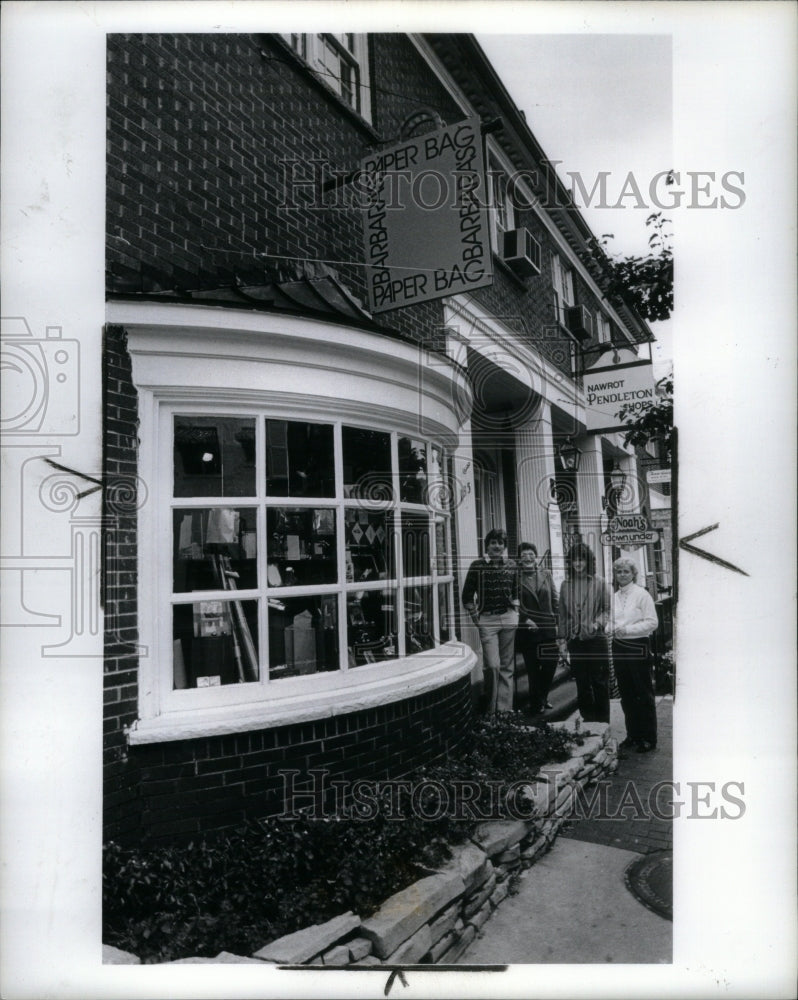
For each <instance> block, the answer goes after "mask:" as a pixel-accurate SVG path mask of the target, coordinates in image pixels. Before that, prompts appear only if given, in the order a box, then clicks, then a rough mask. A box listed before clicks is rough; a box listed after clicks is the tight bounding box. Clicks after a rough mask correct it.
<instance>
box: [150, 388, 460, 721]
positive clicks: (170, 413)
mask: <svg viewBox="0 0 798 1000" xmlns="http://www.w3.org/2000/svg"><path fill="white" fill-rule="evenodd" d="M159 411H160V412H159V419H160V421H161V424H162V426H161V428H160V433H159V439H160V442H161V449H162V450H161V455H160V460H159V465H160V475H159V482H161V483H166V484H168V487H167V489H166V490H164V491H163V493H162V495H161V496H159V498H158V503H159V507H160V508H161V512H160V514H161V516H160V517H159V528H158V543H157V550H158V552H160V553H163V552H169V553H170V554H171V552H172V550H173V549H172V546H173V538H172V530H173V519H172V512H173V510H185V509H191V508H194V509H205V508H209V507H222V506H226V507H235V508H239V507H241V508H248V509H253V510H255V511H256V523H257V526H258V533H257V537H258V551H259V554H260V555H261V560H263V559H264V556H263V553H264V552H265V549H264V543H265V540H266V523H267V511H268V510H269V508H275V507H276V508H279V507H291V508H295V507H307V508H315V509H318V508H325V509H332V510H334V511H335V522H336V539H337V542H336V553H337V582H336V583H329V584H311V585H306V586H278V587H274V586H270V587H266V586H264V585H261V586H259V587H257V588H253V589H250V590H239V591H236V598H235V599H236V600H238V601H249V600H257V601H258V602H259V605H258V643H257V645H258V647H259V650H258V652H259V656H258V663H259V679H258V680H257V681H248V682H246V683H245V684H228V685H223V686H218V687H207V688H181V689H173V688H171V684H172V681H173V676H172V674H173V657H172V655H171V649H172V640H173V634H172V628H171V626H172V615H171V614H169V615H164V616H163V623H162V626H161V629H160V636H159V643H158V646H159V660H160V662H161V664H162V676H161V684H162V685H163V686H164V701H165V702H167V703H171V707H173V708H174V709H181V708H190V707H192V706H197V707H203V706H211V705H219V704H230V703H234V702H239V701H241V700H242V697H241V690H240V689H241V688H250V687H251V688H252V690H253V691H255V689H256V688H264V689H265V688H269V687H272V688H273V686H274V685H278V686H279V688H280V689H282V688H283V686H286V687H289V686H290V687H292V688H293V687H294V686H295V685H296V686H297V688H298V689H299V688H307V687H308V686H309V685H311V684H318V683H319V682H320V681H322V680H324V679H325V678H326V677H327V676H329V675H330V674H332V673H334V671H323V672H318V673H314V674H309V675H306V676H303V677H295V678H289V677H286V678H280V679H273V678H270V677H269V654H268V631H267V623H266V605H267V600H268V599H275V600H288V599H290V598H292V597H307V596H317V595H335V596H337V598H338V637H339V650H338V652H339V670H340V671H341V672H344V673H345V672H348V671H349V670H352V671H355V672H357V671H360V670H362V669H363V665H361V666H357V667H349V665H348V662H347V643H346V642H345V640H344V637H345V634H346V628H347V596H348V595H349V594H353V593H356V592H360V591H367V590H380V591H383V590H392V591H393V592H394V594H395V597H394V607H395V611H394V614H395V619H396V629H397V634H398V650H397V656H396V659H402V658H403V657H405V656H406V654H407V650H406V648H405V629H404V611H405V608H404V603H405V590H406V588H408V587H430V588H431V593H432V608H433V630H434V632H433V638H434V644H435V645H439V644H440V622H439V620H438V614H437V607H438V585H439V584H445V585H448V587H449V588H450V590H451V588H452V587H453V584H454V574H453V571H452V559H451V524H450V521H451V515H449V514H441V515H440V516H442V517H445V519H446V522H447V525H446V530H445V537H446V538H447V540H448V543H449V551H448V555H449V572H448V574H443V575H439V574H438V573H437V557H438V553H437V551H436V543H437V533H436V531H435V517H437V516H439V515H438V514H437V512H436V513H435V514H433V513H432V511H431V510H430V508H428V507H427V506H426V505H425V504H419V503H408V502H406V501H401V499H400V494H399V489H400V482H399V479H400V477H399V469H398V442H399V438H400V437H407V436H409V435H407V434H405V433H403V432H401V431H396V430H389V429H388V427H387V426H384V427H380V428H375V427H371V428H365V427H364V428H363V429H375V430H381V431H383V432H385V433H387V434H389V436H390V446H391V456H392V484H393V490H394V498H395V499H394V502H392V503H391V504H390V509H391V511H392V512H393V516H394V518H395V521H394V529H393V531H394V534H393V538H394V546H395V551H394V553H393V560H394V565H395V569H396V577H395V578H394V579H393V580H374V581H359V582H353V583H347V582H346V576H345V572H346V564H345V544H344V531H345V511H346V509H347V508H355V507H357V508H362V509H365V510H374V511H381V510H386V509H387V508H388V506H389V505H388V504H387V503H386V502H384V501H383V502H381V501H379V500H375V501H370V500H366V499H354V498H352V497H346V496H345V495H344V477H343V454H342V430H343V427H344V426H347V427H351V426H355V427H357V424H355V423H354V422H353V421H351V420H341V419H330V417H329V415H325V414H324V413H321V412H320V413H318V414H317V415H314V414H312V413H308V412H307V411H305V412H303V413H301V414H299V413H291V412H286V411H285V410H284V409H282V408H281V409H279V410H277V409H274V408H259V407H258V408H255V407H243V408H240V407H235V408H232V407H230V406H225V405H224V404H217V405H214V406H208V407H207V408H206V407H205V406H203V405H197V404H194V405H191V404H186V403H181V404H175V403H171V404H163V405H162V406H161V407H160V408H159ZM185 415H188V416H214V415H217V416H219V417H235V418H252V419H254V421H255V441H256V459H255V461H256V466H255V489H256V493H255V495H254V496H252V497H175V496H174V495H171V496H170V495H169V494H172V493H173V490H172V471H173V461H174V460H173V451H172V440H173V436H172V421H173V419H174V417H176V416H185ZM266 420H299V421H302V422H311V423H323V424H326V425H328V426H329V425H331V426H332V427H333V436H334V443H335V444H334V447H335V484H336V489H335V494H336V495H335V496H334V497H316V498H305V497H291V496H287V497H286V496H268V495H267V494H266V489H265V481H266V474H265V464H264V459H263V456H264V454H265V441H264V434H265V431H264V426H265V421H266ZM361 426H362V425H361ZM416 439H417V438H416ZM426 444H427V455H428V456H429V451H430V448H431V447H433V446H434V447H440V446H438V445H437V444H436V442H434V441H429V440H426ZM441 450H442V449H441ZM444 456H445V453H444ZM430 464H431V463H430V462H429V459H428V466H429V465H430ZM444 464H445V457H444ZM430 485H432V484H430ZM413 514H415V515H423V516H426V517H427V518H428V523H429V528H430V531H429V544H430V572H429V574H425V575H423V576H414V577H405V575H404V566H403V552H402V545H401V543H400V541H399V540H401V538H402V518H403V515H413ZM261 560H259V562H258V575H259V577H260V578H261V583H262V584H264V583H265V581H264V580H263V577H264V576H265V569H266V567H265V562H262V561H261ZM156 572H157V573H158V574H159V576H160V577H161V578H162V579H163V583H164V584H165V585H166V586H167V587H168V603H169V606H170V607H174V606H175V605H185V604H196V603H199V602H202V601H216V600H219V601H225V602H226V601H230V592H229V591H224V590H219V591H215V590H194V591H183V592H179V593H174V592H173V591H172V589H171V583H170V582H169V581H168V577H169V576H170V575H171V572H172V561H171V555H170V557H169V558H168V559H166V558H161V560H160V565H159V566H157V567H156ZM453 596H454V595H453V593H450V595H449V600H450V602H451V601H452V600H453ZM164 599H166V593H164V594H163V596H162V599H161V601H159V604H161V606H165V605H164V603H163V601H164ZM450 606H451V605H450ZM379 662H380V663H386V662H390V661H388V660H381V661H379ZM278 693H279V692H278ZM247 700H248V699H247ZM165 707H166V705H165Z"/></svg>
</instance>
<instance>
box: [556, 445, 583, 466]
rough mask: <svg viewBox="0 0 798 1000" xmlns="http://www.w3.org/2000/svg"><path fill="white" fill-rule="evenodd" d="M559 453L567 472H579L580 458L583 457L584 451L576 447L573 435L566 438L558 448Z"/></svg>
mask: <svg viewBox="0 0 798 1000" xmlns="http://www.w3.org/2000/svg"><path fill="white" fill-rule="evenodd" d="M557 454H558V455H559V458H560V462H561V463H562V467H563V469H565V471H566V472H577V471H578V470H579V460H580V459H581V457H582V452H581V451H580V450H579V449H578V448H577V447H576V445H575V444H574V439H573V438H572V437H568V438H566V439H565V441H564V442H563V443H562V444H561V445H560V447H559V448H558V449H557Z"/></svg>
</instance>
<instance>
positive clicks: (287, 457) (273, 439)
mask: <svg viewBox="0 0 798 1000" xmlns="http://www.w3.org/2000/svg"><path fill="white" fill-rule="evenodd" d="M266 493H267V494H268V495H269V496H273V497H287V496H292V497H332V496H335V456H334V452H333V429H332V426H331V425H329V424H310V423H305V422H304V421H298V420H267V421H266Z"/></svg>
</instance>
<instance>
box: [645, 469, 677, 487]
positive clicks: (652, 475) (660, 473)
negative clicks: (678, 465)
mask: <svg viewBox="0 0 798 1000" xmlns="http://www.w3.org/2000/svg"><path fill="white" fill-rule="evenodd" d="M670 481H671V470H670V469H649V470H648V472H646V482H647V483H651V484H652V485H653V484H656V483H669V482H670Z"/></svg>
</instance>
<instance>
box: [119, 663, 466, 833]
mask: <svg viewBox="0 0 798 1000" xmlns="http://www.w3.org/2000/svg"><path fill="white" fill-rule="evenodd" d="M471 725H472V719H471V683H470V679H469V678H468V677H464V678H462V679H461V680H459V681H457V682H456V683H454V684H450V685H448V686H447V687H444V688H440V689H438V690H437V691H432V692H429V693H428V694H424V695H419V696H417V697H414V698H409V699H406V700H405V701H399V702H394V703H393V704H390V705H384V706H381V707H378V708H373V709H366V710H363V711H359V712H351V713H349V714H346V715H339V716H335V717H333V718H327V719H320V720H318V721H316V722H304V723H299V724H297V725H291V726H279V727H277V728H273V729H267V730H259V731H254V732H248V733H238V734H233V735H230V736H217V737H207V738H203V739H195V740H178V741H173V742H166V743H155V744H146V745H143V746H133V747H131V748H130V750H129V759H128V761H127V764H126V769H127V773H128V774H132V775H135V780H136V781H137V782H138V788H139V808H140V816H134V815H133V814H132V813H131V812H130V811H124V810H122V811H120V809H119V801H120V794H119V793H117V794H115V793H114V791H113V789H112V788H111V787H110V786H111V785H113V784H114V783H115V782H117V781H119V780H121V781H122V782H124V780H125V768H119V767H117V768H116V769H115V770H114V773H113V775H112V776H110V781H109V788H108V789H107V791H106V809H107V821H106V825H105V836H106V838H110V839H115V840H118V841H120V842H122V843H128V842H136V843H149V844H155V843H174V842H177V841H180V840H188V839H190V838H192V837H195V838H196V837H197V836H198V835H199V834H201V833H202V832H204V831H207V830H208V829H209V828H210V829H215V830H218V829H223V828H225V827H231V826H235V825H237V824H240V823H243V822H244V821H245V820H246V819H247V818H254V817H263V816H270V815H275V814H278V813H280V812H282V811H283V810H284V800H285V797H284V791H285V789H286V788H288V789H294V791H295V792H297V793H299V794H298V795H297V798H296V799H295V800H294V808H301V807H303V806H307V805H310V804H311V803H313V802H314V801H316V800H315V798H314V793H313V789H314V787H315V789H317V790H318V793H319V794H322V793H323V792H326V791H327V790H328V789H329V788H330V786H329V781H331V780H334V779H335V778H346V779H349V780H356V779H358V778H367V779H372V780H382V779H386V778H399V777H403V776H405V775H407V774H409V773H410V772H412V771H413V770H415V769H416V768H418V767H420V766H421V765H423V764H429V763H432V762H434V761H436V760H442V759H443V758H444V757H446V756H448V755H456V754H457V753H458V752H462V750H463V749H464V743H465V739H466V737H467V735H468V733H469V731H470V728H471ZM314 769H316V770H320V769H323V770H324V771H326V772H327V777H325V778H322V777H321V776H316V777H314V776H312V775H310V774H309V772H310V771H311V770H314ZM281 772H298V773H294V774H286V775H285V776H283V775H282V774H281ZM314 782H315V785H314ZM305 792H306V793H307V794H303V793H305ZM322 809H327V810H332V798H331V797H330V796H329V795H328V796H327V799H326V802H325V803H324V804H323V805H322ZM211 817H212V823H209V820H210V818H211Z"/></svg>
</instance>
